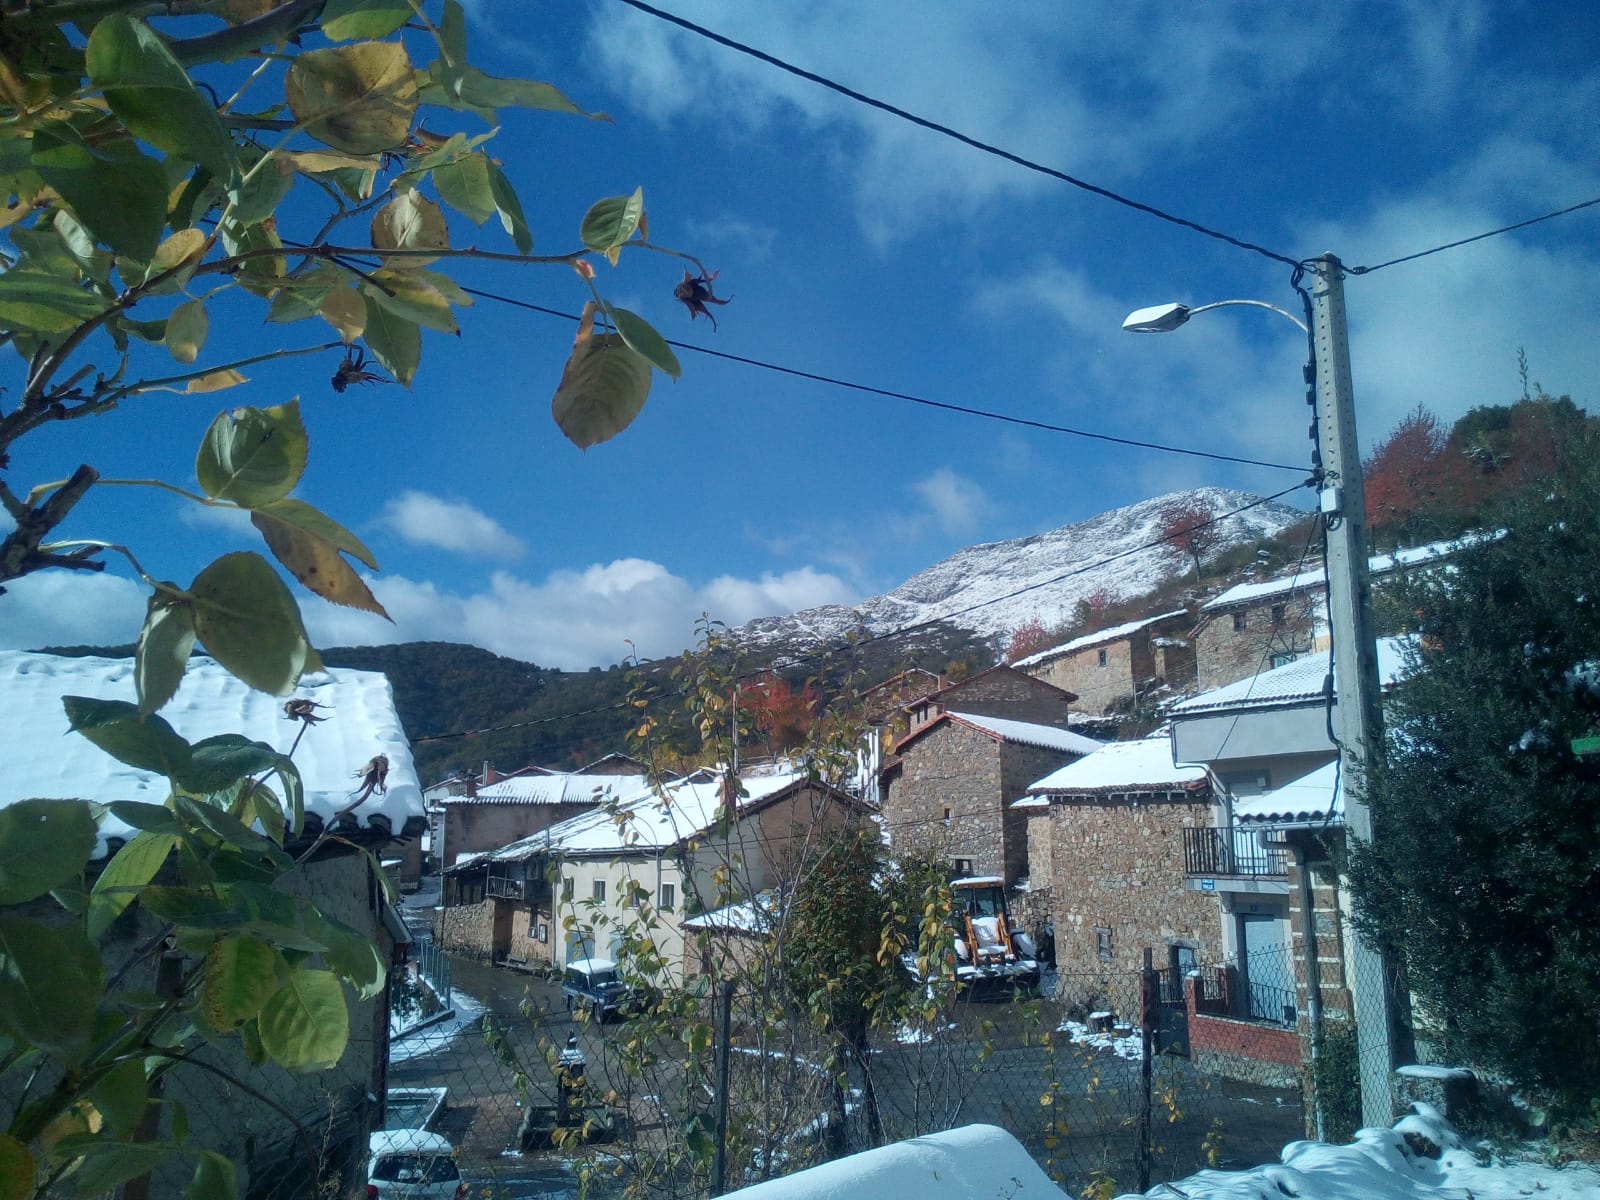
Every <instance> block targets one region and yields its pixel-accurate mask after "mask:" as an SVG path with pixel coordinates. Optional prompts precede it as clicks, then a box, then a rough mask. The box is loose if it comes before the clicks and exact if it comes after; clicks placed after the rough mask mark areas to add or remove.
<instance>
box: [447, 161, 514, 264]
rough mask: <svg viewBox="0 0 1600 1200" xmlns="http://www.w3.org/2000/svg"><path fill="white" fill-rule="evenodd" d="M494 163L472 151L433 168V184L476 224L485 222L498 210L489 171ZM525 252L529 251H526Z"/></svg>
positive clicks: (454, 206) (452, 206)
mask: <svg viewBox="0 0 1600 1200" xmlns="http://www.w3.org/2000/svg"><path fill="white" fill-rule="evenodd" d="M494 169H495V168H494V164H492V163H491V162H490V161H489V156H488V155H487V154H482V153H479V154H469V155H467V156H466V157H465V158H462V159H458V160H457V161H455V162H453V163H446V164H444V165H443V166H439V167H435V168H434V169H433V186H434V187H436V188H438V189H439V198H440V199H442V200H443V201H444V202H445V203H446V204H448V205H449V206H450V207H451V208H453V209H455V210H456V211H457V212H458V213H460V214H461V215H462V216H464V217H466V218H467V220H469V221H471V222H472V223H473V224H474V225H482V224H483V223H484V222H485V221H487V220H488V219H489V218H490V217H492V216H494V214H495V213H496V212H498V211H499V205H497V204H496V203H495V197H494V185H493V184H492V183H491V182H490V174H491V172H492V171H493V170H494ZM524 253H526V252H525V251H524Z"/></svg>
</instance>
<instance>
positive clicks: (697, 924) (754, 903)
mask: <svg viewBox="0 0 1600 1200" xmlns="http://www.w3.org/2000/svg"><path fill="white" fill-rule="evenodd" d="M780 899H781V893H779V892H778V891H776V890H775V889H772V888H768V889H767V890H766V891H764V892H762V893H760V894H759V895H757V896H755V897H754V898H753V899H750V900H739V901H737V902H735V903H733V904H724V905H723V906H722V907H721V908H714V909H712V910H711V911H710V912H703V913H701V914H699V915H698V916H694V917H688V918H686V919H685V920H684V922H683V927H684V928H685V929H717V930H722V931H724V932H729V933H765V932H766V931H767V930H769V929H771V928H772V927H773V925H774V923H775V922H776V921H777V919H778V917H779V902H780Z"/></svg>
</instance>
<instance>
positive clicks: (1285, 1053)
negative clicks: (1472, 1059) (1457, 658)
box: [1171, 639, 1402, 1082]
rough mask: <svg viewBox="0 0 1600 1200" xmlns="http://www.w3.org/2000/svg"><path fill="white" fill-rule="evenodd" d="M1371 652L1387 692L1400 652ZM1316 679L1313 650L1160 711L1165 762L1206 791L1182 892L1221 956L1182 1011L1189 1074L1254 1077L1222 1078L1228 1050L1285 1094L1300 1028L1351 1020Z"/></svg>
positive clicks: (1321, 697)
mask: <svg viewBox="0 0 1600 1200" xmlns="http://www.w3.org/2000/svg"><path fill="white" fill-rule="evenodd" d="M1378 651H1379V655H1378V657H1379V668H1380V671H1381V672H1382V675H1383V677H1384V679H1385V680H1386V681H1392V680H1393V678H1394V677H1395V676H1396V674H1397V672H1398V670H1399V666H1400V662H1401V653H1402V651H1401V646H1400V643H1399V642H1398V641H1396V640H1394V639H1385V640H1382V641H1380V642H1379V645H1378ZM1329 672H1330V661H1329V654H1328V652H1327V651H1325V650H1324V651H1319V652H1316V653H1313V654H1311V655H1309V656H1308V657H1304V658H1299V659H1296V660H1294V661H1292V662H1289V663H1286V664H1285V665H1283V666H1281V667H1278V668H1277V669H1275V670H1271V671H1266V672H1263V673H1261V674H1259V675H1254V676H1252V677H1250V678H1248V679H1242V680H1237V681H1235V682H1233V683H1231V684H1229V685H1227V686H1225V687H1221V688H1216V689H1213V690H1212V691H1209V692H1205V693H1202V694H1200V695H1198V696H1195V697H1193V698H1191V699H1189V700H1185V701H1183V702H1181V703H1180V704H1178V705H1176V706H1175V707H1174V708H1173V710H1172V725H1171V741H1172V757H1173V759H1174V761H1176V762H1180V763H1195V764H1202V765H1204V766H1205V768H1206V770H1207V771H1208V773H1209V774H1210V776H1211V778H1212V780H1213V781H1214V783H1215V785H1216V787H1217V789H1218V790H1217V792H1216V800H1217V802H1216V804H1215V805H1214V808H1213V820H1212V823H1211V827H1209V828H1191V829H1186V830H1184V832H1183V839H1184V875H1185V887H1186V888H1188V889H1189V890H1191V891H1196V892H1199V893H1202V894H1204V895H1206V896H1209V897H1212V898H1214V900H1215V903H1216V904H1217V918H1218V920H1219V922H1220V942H1221V949H1222V954H1223V960H1222V962H1221V963H1218V964H1215V965H1214V966H1208V967H1207V970H1206V972H1203V973H1202V975H1201V976H1200V978H1199V979H1198V981H1196V982H1195V983H1193V984H1191V987H1192V989H1193V992H1194V994H1193V995H1192V996H1191V1004H1190V1007H1191V1009H1192V1010H1193V1012H1194V1013H1197V1014H1199V1015H1200V1016H1201V1017H1203V1018H1205V1019H1204V1020H1202V1021H1200V1023H1199V1024H1198V1025H1197V1024H1196V1023H1195V1022H1194V1021H1193V1020H1191V1022H1190V1036H1191V1040H1192V1043H1193V1045H1194V1047H1195V1050H1196V1055H1197V1062H1198V1061H1200V1060H1201V1059H1202V1058H1207V1057H1208V1056H1209V1059H1208V1061H1209V1062H1210V1066H1211V1067H1212V1068H1213V1069H1216V1070H1218V1071H1221V1072H1223V1073H1233V1074H1238V1075H1240V1077H1243V1078H1249V1079H1254V1080H1260V1079H1262V1078H1263V1075H1262V1072H1261V1062H1259V1061H1258V1062H1250V1063H1245V1064H1243V1066H1242V1067H1236V1066H1230V1063H1229V1056H1230V1055H1233V1056H1234V1057H1237V1056H1238V1055H1239V1054H1240V1053H1243V1052H1242V1051H1239V1049H1238V1047H1240V1046H1244V1045H1248V1046H1251V1047H1254V1048H1255V1049H1256V1050H1259V1051H1260V1055H1261V1056H1262V1057H1261V1061H1265V1062H1269V1063H1271V1062H1276V1063H1278V1065H1279V1066H1280V1067H1281V1068H1282V1070H1281V1074H1282V1080H1281V1081H1282V1082H1289V1081H1292V1076H1294V1074H1295V1071H1293V1070H1291V1069H1290V1067H1289V1065H1288V1063H1289V1049H1288V1048H1289V1047H1290V1046H1291V1044H1292V1045H1294V1046H1296V1048H1297V1049H1296V1057H1294V1059H1293V1061H1294V1063H1295V1064H1296V1065H1297V1064H1298V1063H1299V1062H1300V1061H1302V1058H1301V1057H1299V1055H1301V1054H1304V1055H1306V1056H1308V1055H1309V1045H1310V1040H1311V1037H1312V1024H1313V1021H1316V1022H1319V1023H1320V1025H1321V1032H1322V1033H1323V1034H1324V1035H1328V1034H1330V1033H1336V1032H1337V1029H1338V1027H1340V1026H1341V1025H1342V1026H1343V1027H1344V1028H1345V1029H1349V1028H1350V1023H1351V1021H1352V1020H1353V1019H1354V1016H1355V1013H1354V1005H1353V1000H1352V996H1351V989H1350V981H1349V979H1348V977H1347V974H1346V963H1348V962H1349V961H1351V949H1352V938H1353V930H1352V926H1351V924H1350V914H1349V896H1348V894H1347V892H1346V890H1345V888H1344V887H1343V885H1342V883H1341V881H1340V879H1339V876H1338V873H1337V871H1336V870H1335V867H1334V862H1335V861H1336V856H1337V851H1338V847H1339V846H1340V844H1341V843H1342V839H1343V837H1344V823H1343V807H1342V800H1343V797H1342V795H1341V793H1340V791H1339V789H1338V787H1337V765H1336V764H1337V759H1338V752H1337V747H1336V746H1335V745H1334V744H1333V742H1332V741H1331V739H1330V737H1329V732H1328V731H1329V727H1330V715H1331V714H1330V706H1331V705H1332V704H1333V703H1335V701H1334V699H1333V694H1332V687H1331V685H1330V684H1329V682H1328V679H1329ZM1313 993H1314V996H1313ZM1313 999H1315V1003H1313ZM1219 1021H1220V1022H1229V1021H1231V1022H1242V1023H1247V1024H1251V1025H1255V1026H1261V1027H1276V1028H1277V1029H1278V1030H1280V1031H1282V1032H1281V1034H1277V1035H1269V1034H1263V1033H1261V1032H1260V1031H1259V1030H1258V1031H1253V1032H1251V1031H1242V1030H1241V1029H1239V1028H1235V1027H1233V1026H1228V1025H1225V1024H1217V1022H1219ZM1246 1032H1248V1033H1249V1036H1248V1037H1247V1036H1245V1035H1246ZM1230 1048H1231V1049H1230Z"/></svg>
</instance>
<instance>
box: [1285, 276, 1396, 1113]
mask: <svg viewBox="0 0 1600 1200" xmlns="http://www.w3.org/2000/svg"><path fill="white" fill-rule="evenodd" d="M1311 273H1312V284H1311V337H1312V345H1313V347H1314V350H1315V354H1316V363H1317V378H1316V385H1317V393H1316V399H1317V425H1318V430H1319V434H1320V442H1321V449H1322V466H1323V486H1322V492H1321V495H1320V498H1319V499H1320V508H1321V510H1322V514H1323V516H1324V518H1325V519H1326V520H1327V523H1328V617H1329V620H1330V622H1331V624H1332V635H1333V672H1334V679H1333V682H1334V695H1335V696H1336V697H1337V704H1336V705H1335V706H1334V729H1335V731H1336V733H1337V735H1338V739H1339V758H1340V768H1339V774H1340V781H1341V783H1342V784H1343V789H1344V819H1345V825H1346V827H1347V829H1348V830H1349V836H1350V837H1351V838H1354V839H1356V840H1359V841H1363V842H1370V841H1371V840H1372V836H1373V830H1372V812H1371V810H1370V809H1369V808H1368V807H1367V800H1366V796H1367V781H1368V779H1369V777H1370V769H1369V768H1370V764H1371V763H1372V762H1374V761H1375V760H1376V757H1377V756H1378V755H1380V754H1382V753H1383V709H1382V703H1381V695H1380V683H1379V676H1378V647H1377V623H1376V621H1375V620H1374V619H1373V615H1372V585H1371V580H1370V578H1369V577H1368V566H1367V556H1368V554H1369V552H1370V546H1369V542H1368V538H1367V500H1366V494H1365V488H1364V484H1363V482H1362V478H1361V450H1360V447H1359V446H1358V445H1357V442H1356V420H1355V402H1354V398H1353V395H1352V391H1351V386H1350V345H1349V335H1348V331H1347V329H1346V326H1345V315H1344V267H1343V265H1342V264H1341V263H1340V262H1339V260H1338V259H1337V258H1335V257H1334V256H1333V255H1332V254H1324V255H1322V257H1320V258H1317V259H1314V260H1312V263H1311ZM1305 919H1306V920H1307V921H1309V920H1310V919H1311V914H1310V913H1307V914H1305ZM1393 968H1394V964H1393V963H1392V962H1391V961H1389V956H1388V955H1387V954H1385V953H1383V951H1381V950H1380V949H1379V948H1378V947H1377V946H1374V945H1373V944H1372V943H1371V942H1369V941H1368V940H1367V939H1366V938H1365V937H1361V936H1359V935H1358V936H1357V937H1356V939H1355V958H1354V962H1353V963H1352V964H1351V969H1352V971H1353V973H1354V975H1355V980H1354V987H1353V989H1352V990H1353V992H1354V994H1355V1005H1356V1035H1357V1043H1356V1044H1357V1049H1358V1051H1359V1053H1360V1063H1361V1121H1362V1124H1364V1125H1371V1126H1378V1127H1380V1128H1381V1127H1385V1126H1387V1125H1389V1124H1390V1122H1392V1121H1393V1119H1394V1107H1393V1105H1394V1102H1393V1083H1392V1078H1393V1072H1394V1068H1395V1067H1396V1066H1397V1065H1399V1062H1400V1060H1401V1058H1402V1057H1405V1058H1407V1059H1409V1057H1410V1054H1409V1053H1408V1052H1405V1053H1403V1052H1402V1048H1401V1045H1400V1038H1399V1036H1398V1021H1397V1020H1396V1018H1397V1016H1398V1013H1397V1002H1396V997H1395V995H1394V994H1393V993H1392V992H1391V990H1390V981H1391V980H1392V979H1393V978H1394V976H1395V973H1394V969H1393Z"/></svg>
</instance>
